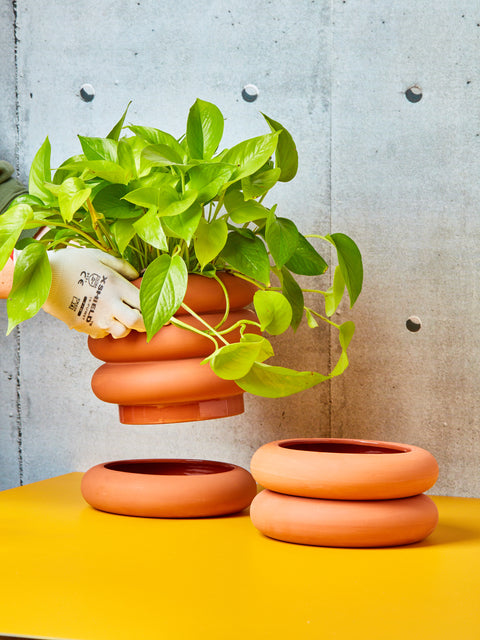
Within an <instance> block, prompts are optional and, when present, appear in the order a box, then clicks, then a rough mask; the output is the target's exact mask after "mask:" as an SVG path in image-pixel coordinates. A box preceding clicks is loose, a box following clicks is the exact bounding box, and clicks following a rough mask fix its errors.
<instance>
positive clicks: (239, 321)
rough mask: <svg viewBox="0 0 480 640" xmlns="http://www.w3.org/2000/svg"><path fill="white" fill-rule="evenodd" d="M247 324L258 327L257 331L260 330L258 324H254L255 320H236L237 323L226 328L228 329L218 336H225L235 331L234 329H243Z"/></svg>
mask: <svg viewBox="0 0 480 640" xmlns="http://www.w3.org/2000/svg"><path fill="white" fill-rule="evenodd" d="M247 324H250V325H253V326H254V327H258V328H259V329H261V328H262V327H261V325H260V323H259V322H255V320H238V321H237V322H235V324H232V326H231V327H228V329H223V331H219V334H220V335H222V336H223V335H225V334H227V333H230V332H231V331H235V329H238V327H242V326H243V327H245V326H246V325H247Z"/></svg>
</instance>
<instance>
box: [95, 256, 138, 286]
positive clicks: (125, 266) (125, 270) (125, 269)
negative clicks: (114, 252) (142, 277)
mask: <svg viewBox="0 0 480 640" xmlns="http://www.w3.org/2000/svg"><path fill="white" fill-rule="evenodd" d="M100 253H102V255H101V257H100V262H101V263H102V264H103V265H105V266H106V267H110V269H113V271H116V272H117V273H119V274H120V275H122V276H123V277H124V278H126V279H127V280H135V278H138V271H137V270H136V269H134V268H133V267H132V265H131V264H129V263H128V262H127V261H126V260H122V258H117V257H115V256H111V255H110V254H109V253H104V252H100Z"/></svg>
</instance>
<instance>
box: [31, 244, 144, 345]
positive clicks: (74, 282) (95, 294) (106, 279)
mask: <svg viewBox="0 0 480 640" xmlns="http://www.w3.org/2000/svg"><path fill="white" fill-rule="evenodd" d="M47 255H48V259H49V262H50V266H51V267H52V286H51V287H50V293H49V294H48V298H47V301H46V302H45V304H44V305H43V307H42V309H43V310H44V311H46V312H47V313H50V314H51V315H52V316H55V317H56V318H58V319H59V320H62V321H63V322H65V323H66V324H67V325H68V327H69V328H70V329H76V330H77V331H81V332H82V333H88V334H89V335H90V336H92V338H103V337H105V336H106V335H108V334H109V333H110V334H111V335H112V337H113V338H123V337H125V336H126V335H128V334H129V333H130V330H131V329H135V330H136V331H145V325H144V323H143V318H142V315H141V313H140V298H139V291H138V289H137V287H135V285H133V284H132V283H131V282H129V280H134V279H135V278H138V273H137V272H136V271H135V269H134V268H133V267H132V266H131V265H129V264H128V262H126V261H125V260H121V259H120V258H115V257H114V256H111V255H109V254H108V253H105V252H103V251H100V250H99V249H82V248H79V249H76V248H67V249H59V250H58V251H48V252H47Z"/></svg>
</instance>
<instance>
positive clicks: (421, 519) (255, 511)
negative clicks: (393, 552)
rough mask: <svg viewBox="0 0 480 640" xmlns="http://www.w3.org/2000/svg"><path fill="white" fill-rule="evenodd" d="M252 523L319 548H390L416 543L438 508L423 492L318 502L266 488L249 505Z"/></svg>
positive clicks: (277, 535) (269, 533)
mask: <svg viewBox="0 0 480 640" xmlns="http://www.w3.org/2000/svg"><path fill="white" fill-rule="evenodd" d="M250 517H251V519H252V523H253V525H254V526H255V527H256V528H257V529H258V530H259V531H261V532H262V533H263V534H265V535H266V536H268V537H270V538H275V539H276V540H283V541H285V542H294V543H297V544H308V545H316V546H322V547H391V546H397V545H403V544H411V543H413V542H419V541H420V540H423V539H424V538H426V537H427V536H428V535H430V533H432V531H433V530H434V529H435V527H436V525H437V522H438V510H437V507H436V505H435V503H434V502H433V500H431V498H429V497H428V496H425V495H418V496H413V497H411V498H402V499H399V500H373V501H362V500H320V499H314V498H299V497H293V496H286V495H283V494H280V493H274V492H273V491H268V490H267V489H266V490H264V491H262V492H261V493H259V494H258V495H257V497H256V498H255V499H254V500H253V502H252V505H251V507H250Z"/></svg>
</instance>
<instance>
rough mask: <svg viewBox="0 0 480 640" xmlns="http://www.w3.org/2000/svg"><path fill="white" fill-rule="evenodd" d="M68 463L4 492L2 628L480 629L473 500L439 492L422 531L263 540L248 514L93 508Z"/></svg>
mask: <svg viewBox="0 0 480 640" xmlns="http://www.w3.org/2000/svg"><path fill="white" fill-rule="evenodd" d="M80 479H81V474H79V473H73V474H68V475H65V476H61V477H58V478H53V479H51V480H45V481H43V482H38V483H35V484H31V485H27V486H25V487H21V488H18V489H12V490H9V491H4V492H3V493H0V566H1V575H2V588H1V591H2V593H1V597H0V634H2V633H3V634H6V635H8V634H12V635H13V634H17V635H22V634H23V636H37V637H39V636H40V637H42V636H43V637H48V638H68V639H71V640H76V639H81V640H97V639H98V640H110V639H111V640H123V639H127V638H128V639H129V640H137V639H139V640H144V639H145V640H146V639H148V640H152V639H156V638H159V639H160V638H161V639H168V640H183V639H184V638H185V639H187V638H188V639H195V640H197V639H199V640H201V639H203V638H208V639H209V640H216V639H218V640H230V639H233V640H235V639H237V638H239V639H240V638H246V639H247V638H248V639H250V640H256V639H257V638H258V639H262V640H263V639H266V640H268V639H270V638H271V639H272V640H273V639H275V640H278V639H281V640H283V639H285V640H287V639H288V640H290V639H292V640H302V639H303V638H313V639H316V638H318V639H322V640H329V639H330V638H332V639H333V638H335V639H345V640H346V639H348V640H351V639H353V638H354V639H356V640H357V639H363V638H365V639H368V640H377V639H378V640H397V639H398V640H400V639H401V640H416V639H422V640H430V639H431V640H434V639H435V640H439V639H440V640H442V639H444V638H445V639H448V640H450V639H457V638H458V639H461V640H479V639H480V613H479V612H478V603H479V599H480V597H479V593H480V500H475V499H468V498H447V497H435V498H434V500H435V502H436V504H437V506H438V509H439V513H440V522H439V525H438V527H437V529H436V530H435V532H434V533H433V534H432V535H431V536H430V537H429V538H427V539H426V540H425V541H423V542H421V543H418V544H414V545H409V546H405V547H395V548H386V549H333V548H322V547H307V546H300V545H294V544H288V543H283V542H279V541H276V540H271V539H269V538H266V537H264V536H263V535H262V534H260V533H259V532H258V531H257V530H256V529H255V528H254V527H253V525H252V524H251V522H250V519H249V517H248V513H246V512H243V513H242V514H237V515H236V516H229V517H222V518H206V519H198V520H153V519H147V518H130V517H125V516H115V515H111V514H106V513H102V512H99V511H95V510H94V509H92V508H91V507H89V506H88V505H87V504H86V503H85V502H84V501H83V498H82V497H81V495H80Z"/></svg>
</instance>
